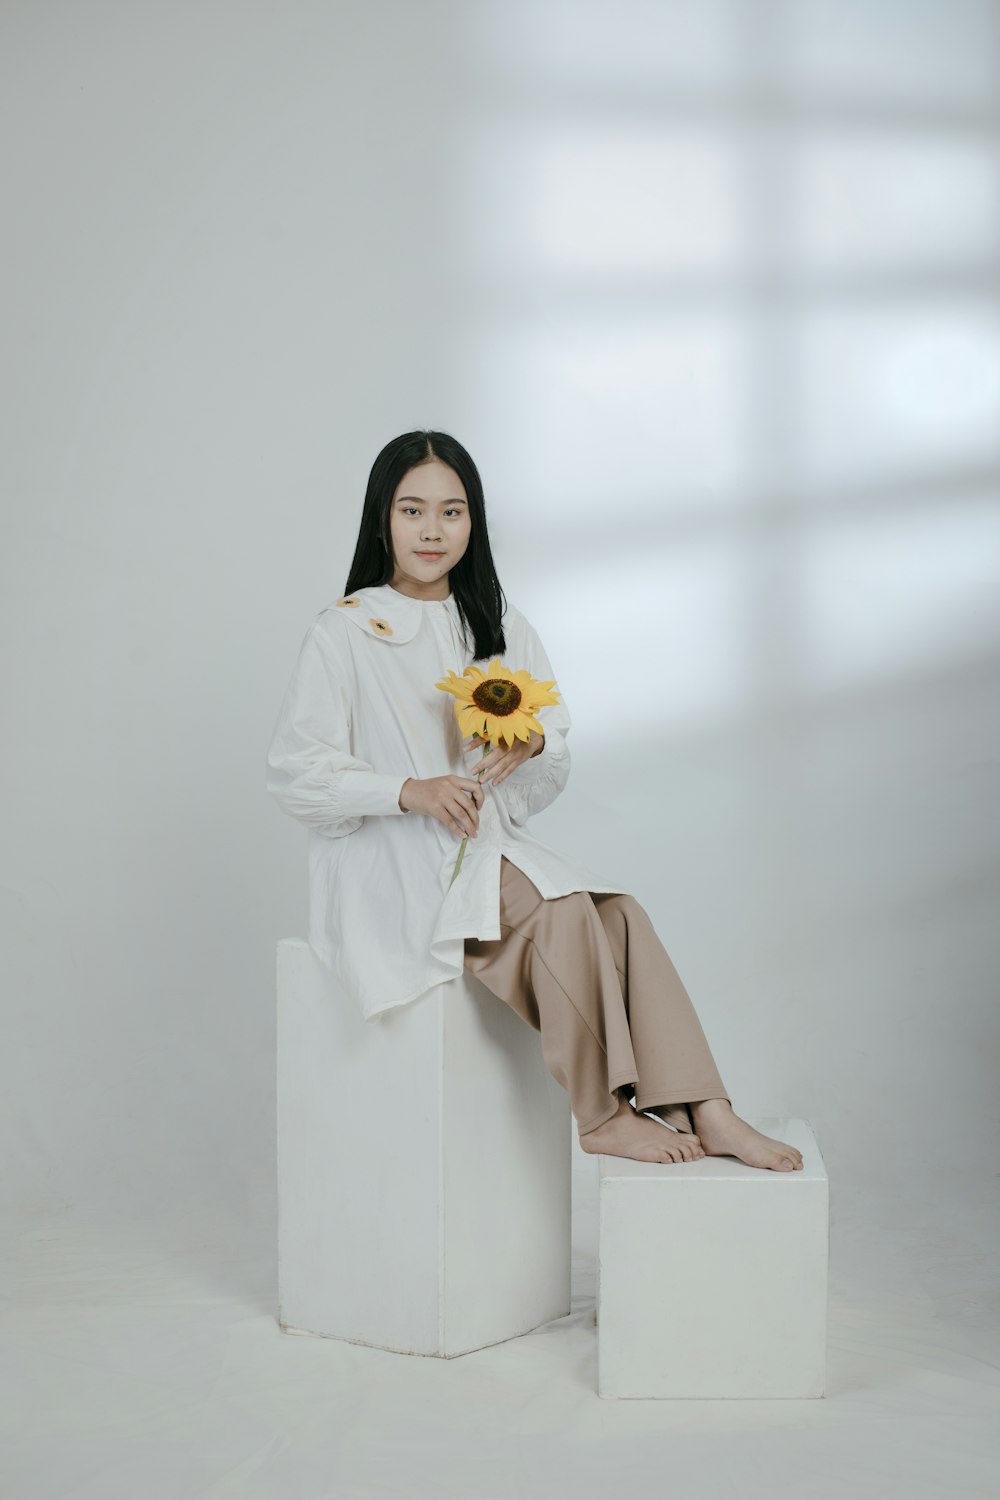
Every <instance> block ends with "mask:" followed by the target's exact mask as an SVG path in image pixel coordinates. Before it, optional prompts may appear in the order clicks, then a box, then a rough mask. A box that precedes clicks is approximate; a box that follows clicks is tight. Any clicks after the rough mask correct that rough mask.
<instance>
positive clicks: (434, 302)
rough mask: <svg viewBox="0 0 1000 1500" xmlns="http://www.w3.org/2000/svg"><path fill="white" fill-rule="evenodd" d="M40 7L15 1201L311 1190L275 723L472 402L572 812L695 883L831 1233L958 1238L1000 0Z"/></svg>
mask: <svg viewBox="0 0 1000 1500" xmlns="http://www.w3.org/2000/svg"><path fill="white" fill-rule="evenodd" d="M0 28H2V46H0V57H2V59H3V61H2V64H0V66H2V69H3V75H2V82H3V87H2V88H0V109H2V111H3V139H4V141H5V150H4V156H5V163H6V166H5V177H6V180H5V183H4V194H3V201H4V204H5V208H6V216H5V217H6V225H5V231H4V240H5V244H6V251H7V272H6V275H5V277H4V280H3V293H2V294H3V296H4V300H5V303H6V306H5V308H4V326H5V329H6V330H7V332H6V338H5V355H6V359H5V366H6V373H5V383H4V391H3V412H4V417H5V425H6V433H5V437H4V441H3V444H2V459H0V462H2V464H3V470H4V478H3V513H4V522H5V539H4V546H3V557H4V575H5V577H4V589H3V598H2V610H3V617H2V624H3V639H4V643H5V647H6V649H5V652H4V660H5V669H6V680H5V684H4V690H3V694H4V696H3V701H4V706H5V709H6V715H7V717H6V722H7V725H8V728H7V732H6V734H5V735H4V737H3V755H4V768H3V770H4V787H5V791H6V809H7V817H6V834H5V840H4V849H5V860H4V881H3V905H2V909H3V917H4V929H3V949H4V954H5V958H6V965H5V967H6V975H5V985H4V989H5V997H4V998H5V1039H6V1046H5V1047H4V1049H3V1057H4V1076H3V1081H2V1095H0V1098H2V1104H0V1110H2V1112H3V1115H5V1116H6V1119H5V1120H3V1122H2V1124H3V1134H4V1139H5V1140H6V1141H7V1143H8V1148H7V1160H6V1167H7V1172H6V1182H5V1187H4V1192H5V1195H6V1198H7V1201H8V1203H9V1204H10V1205H12V1206H14V1207H16V1208H17V1209H19V1210H30V1211H33V1212H41V1211H45V1210H48V1209H50V1208H52V1207H58V1206H63V1205H70V1206H72V1207H73V1208H77V1209H79V1210H80V1211H81V1212H82V1211H84V1210H85V1209H86V1210H95V1211H99V1212H102V1213H117V1214H120V1215H122V1216H129V1215H133V1214H135V1215H137V1216H141V1215H142V1214H144V1213H150V1212H153V1211H154V1210H163V1211H166V1212H175V1211H179V1210H184V1211H185V1212H189V1213H191V1214H192V1215H195V1216H201V1217H203V1218H204V1219H205V1221H206V1222H207V1221H208V1220H209V1219H212V1220H214V1221H216V1222H219V1223H222V1224H231V1225H233V1226H234V1227H235V1229H236V1232H237V1233H238V1232H239V1226H240V1225H241V1224H242V1223H244V1222H246V1220H247V1219H248V1218H250V1219H252V1220H255V1221H256V1222H257V1223H258V1224H259V1225H261V1226H263V1225H264V1224H266V1223H267V1222H268V1220H269V1217H270V1215H271V1213H272V1211H273V1183H272V1171H273V1125H274V1121H273V1084H272V1070H273V1057H272V1046H273V1017H272V1007H273V953H274V944H275V940H276V939H277V938H278V937H280V936H284V935H287V934H294V933H301V932H302V931H303V928H304V917H305V833H304V831H302V830H298V829H296V828H295V827H294V826H293V825H292V824H291V823H289V822H288V821H287V820H285V819H283V818H282V817H281V815H280V813H279V812H278V811H277V809H276V808H275V807H274V805H273V804H272V803H271V802H270V800H269V799H267V797H266V795H265V793H264V790H263V755H264V750H265V748H266V744H267V741H268V739H269V737H270V732H271V728H272V725H273V720H274V716H275V714H276V711H277V707H278V702H279V699H280V695H281V693H282V691H283V689H284V685H285V682H286V680H287V677H288V674H289V672H290V670H291V666H292V663H293V660H294V655H295V652H296V650H297V648H298V644H299V641H300V640H301V637H302V634H303V633H304V630H305V628H306V625H307V623H308V621H309V619H310V618H311V617H312V615H313V614H314V613H315V611H316V610H317V609H319V608H320V607H321V606H322V605H324V604H326V603H328V602H329V601H330V600H331V599H333V598H336V597H337V595H338V594H339V593H340V592H342V589H343V586H344V582H345V578H346V572H347V567H348V563H349V561H350V557H351V554H352V551H353V546H354V541H355V538H356V534H357V526H358V521H359V517H360V510H361V501H362V497H363V492H364V485H365V481H366V478H367V474H368V470H369V467H370V465H371V462H372V460H373V458H374V456H375V454H376V452H377V451H378V450H379V448H380V447H381V446H382V445H383V443H384V442H386V441H387V440H388V439H389V438H390V437H392V436H394V435H395V434H397V433H399V432H402V431H405V430H408V429H410V428H413V427H417V426H437V427H443V428H445V429H446V430H449V431H451V432H453V433H454V434H455V435H456V436H457V437H459V439H460V440H461V441H462V442H464V443H465V444H466V445H467V446H468V447H469V449H470V450H471V452H472V453H473V455H474V457H475V458H476V461H477V463H478V464H479V466H480V469H481V472H482V474H483V477H484V481H485V485H486V489H487V502H488V507H489V514H490V519H491V535H492V538H493V543H494V549H495V553H496V556H497V559H498V564H499V568H500V575H501V581H502V582H503V584H504V587H505V589H506V591H507V593H508V595H509V597H511V598H512V599H513V600H514V601H515V602H517V603H518V604H519V605H520V606H521V607H522V608H523V609H524V610H525V612H526V613H527V614H528V615H529V618H531V619H532V620H533V622H534V623H535V624H536V625H537V627H538V628H539V630H540V631H541V633H542V635H543V639H544V640H545V641H546V644H547V646H548V648H549V653H550V656H551V658H552V661H553V665H554V670H555V671H556V673H557V675H558V677H559V679H560V686H561V688H562V689H563V691H564V693H565V697H566V701H567V704H568V705H569V707H570V710H571V712H572V713H573V714H574V719H575V724H574V740H573V742H572V743H573V748H574V751H575V766H574V774H573V778H572V780H571V783H570V786H569V789H568V791H567V793H566V795H565V796H564V797H563V798H562V799H561V802H560V804H558V805H557V806H556V807H554V808H553V809H551V810H550V812H548V813H547V814H546V815H545V816H544V817H543V818H540V819H538V820H536V823H535V831H536V833H537V834H538V836H539V837H541V838H543V839H546V840H547V841H549V842H552V843H554V844H556V845H558V846H559V847H564V848H566V849H567V850H568V851H573V852H576V853H577V854H579V855H580V856H581V857H583V858H585V860H586V863H587V864H588V865H589V866H590V867H592V868H595V869H605V870H607V871H608V872H609V876H611V877H613V878H614V879H615V880H621V881H623V882H627V883H628V884H629V886H630V888H631V889H633V890H634V891H635V893H636V894H637V895H638V896H639V897H640V898H641V899H642V900H643V901H644V903H645V904H646V905H647V908H648V909H649V911H650V913H651V915H652V916H653V917H654V920H655V921H656V923H657V927H658V930H659V931H660V933H661V935H662V936H663V938H664V941H665V942H666V944H667V946H668V948H669V949H670V951H671V954H672V956H673V957H674V960H675V962H676V963H677V966H678V968H679V969H680V972H681V974H682V976H683V977H684V978H685V981H686V982H687V984H688V987H689V989H690V991H691V993H692V997H693V998H694V1000H695V1003H696V1005H697V1007H698V1010H699V1014H700V1015H701V1017H702V1020H703V1023H704V1025H705V1029H706V1031H707V1033H708V1036H709V1039H710V1041H711V1044H712V1046H713V1049H714V1051H715V1053H716V1057H717V1060H718V1061H719V1065H720V1068H721V1070H722V1073H723V1076H724V1077H725V1078H726V1080H727V1082H728V1083H729V1084H730V1087H731V1092H732V1093H733V1097H734V1104H735V1106H736V1108H737V1109H738V1110H739V1111H740V1112H741V1113H743V1114H753V1113H755V1112H761V1113H793V1114H802V1115H805V1116H807V1117H808V1118H809V1119H811V1120H812V1121H813V1123H814V1125H815V1126H816V1127H817V1129H818V1130H819V1132H820V1134H821V1142H822V1144H823V1147H824V1150H825V1153H826V1156H827V1160H828V1165H829V1167H830V1170H831V1174H832V1175H833V1178H834V1195H835V1196H834V1215H835V1220H834V1222H835V1232H836V1233H837V1235H838V1236H839V1238H838V1239H837V1240H836V1246H837V1247H838V1248H839V1253H841V1254H842V1255H846V1254H847V1250H848V1248H849V1246H850V1245H851V1243H852V1235H853V1234H854V1231H855V1223H858V1224H861V1223H863V1222H865V1221H868V1222H871V1220H872V1219H873V1218H874V1219H875V1220H876V1222H878V1223H879V1224H881V1225H883V1226H884V1227H885V1228H886V1229H887V1230H889V1231H892V1232H896V1233H898V1234H900V1235H903V1234H905V1233H908V1232H910V1231H912V1230H914V1229H916V1230H917V1231H919V1232H920V1233H923V1234H925V1235H926V1234H936V1235H938V1236H939V1237H944V1238H947V1237H949V1236H952V1237H954V1239H955V1242H956V1243H957V1242H958V1239H959V1237H960V1236H961V1234H962V1233H963V1232H965V1231H967V1229H968V1227H969V1226H970V1225H971V1224H972V1223H973V1221H974V1217H975V1216H976V1215H977V1214H978V1213H979V1212H980V1207H979V1205H980V1203H981V1202H982V1198H983V1193H982V1189H983V1184H984V1183H985V1182H986V1181H991V1180H992V1174H993V1172H994V1170H995V1153H996V1149H997V1118H996V1106H995V1099H996V1097H997V1088H996V1056H997V1052H996V1021H995V1015H996V991H997V979H996V974H997V960H998V958H1000V952H998V946H1000V945H998V923H997V910H998V894H1000V891H998V886H1000V880H998V865H1000V847H998V812H997V809H998V807H1000V797H998V781H1000V778H998V755H997V749H996V743H997V739H996V736H997V730H998V727H1000V726H998V719H1000V714H998V696H997V688H998V670H997V668H998V656H1000V589H998V583H1000V503H998V440H1000V420H998V419H1000V303H998V296H997V280H996V265H997V259H996V257H997V250H998V242H1000V172H998V170H997V169H998V165H1000V163H998V139H997V130H996V113H995V100H996V88H997V69H998V61H997V59H998V57H1000V52H998V50H997V47H996V41H997V37H996V31H997V8H996V7H995V6H993V5H990V4H986V3H980V4H976V3H960V4H956V3H952V4H949V5H944V4H936V5H935V4H906V5H903V4H889V3H875V0H870V3H867V4H860V3H845V0H838V3H836V4H834V3H832V0H831V3H797V4H787V5H781V4H757V5H752V6H747V5H744V4H740V3H738V0H732V3H729V4H726V3H713V0H699V3H697V4H693V3H691V4H676V5H659V4H640V3H635V0H633V3H626V0H619V3H618V4H616V5H614V6H611V5H606V4H598V5H592V4H574V5H567V4H554V3H546V0H538V3H534V4H516V3H511V0H504V3H502V4H500V3H498V4H476V3H470V4H460V3H448V0H422V3H418V4H414V3H385V0H382V3H353V0H352V3H346V4H345V3H326V4H321V3H303V0H292V3H285V4H282V5H265V4H263V3H256V4H237V3H208V4H193V3H188V4H178V3H176V0H172V3H166V0H164V3H159V4H141V5H130V4H124V3H96V0H89V3H82V4H77V5H71V4H62V5H46V6H40V5H37V4H30V3H23V0H22V3H13V0H12V3H8V4H7V5H6V6H5V7H4V9H3V12H2V15H0ZM595 599H596V600H597V601H598V603H599V605H600V606H601V607H600V608H599V609H595V608H594V606H593V601H594V600H595ZM604 606H610V617H611V619H612V622H613V623H612V624H610V625H609V624H608V623H607V622H608V618H609V611H608V610H606V609H605V608H604ZM991 1049H992V1050H991ZM986 1174H990V1175H989V1176H987V1175H986ZM867 1254H868V1252H867V1250H865V1249H864V1248H863V1247H862V1248H859V1249H858V1269H859V1270H860V1269H861V1264H862V1261H863V1260H864V1259H865V1258H866V1257H867ZM838 1264H841V1265H842V1264H843V1262H839V1263H838ZM872 1274H876V1273H875V1272H874V1271H873V1272H872ZM915 1274H917V1273H915Z"/></svg>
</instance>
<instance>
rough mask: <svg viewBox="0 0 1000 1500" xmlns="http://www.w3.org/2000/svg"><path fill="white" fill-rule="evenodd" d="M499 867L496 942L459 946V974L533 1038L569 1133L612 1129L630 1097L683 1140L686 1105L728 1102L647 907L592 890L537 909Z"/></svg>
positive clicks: (520, 880) (516, 879) (519, 882)
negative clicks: (565, 1097) (537, 1038)
mask: <svg viewBox="0 0 1000 1500" xmlns="http://www.w3.org/2000/svg"><path fill="white" fill-rule="evenodd" d="M500 861H501V863H500V936H499V938H497V939H494V940H491V941H485V940H483V939H481V938H466V940H465V967H466V969H468V970H469V972H470V973H473V974H475V976H476V978H477V979H479V980H481V981H482V983H483V984H484V985H485V986H486V988H487V989H488V990H491V991H492V993H493V994H494V995H497V996H498V997H499V998H500V999H501V1000H504V1001H505V1002H506V1003H507V1004H508V1005H509V1006H511V1008H512V1009H513V1010H515V1011H516V1012H517V1014H518V1015H519V1016H520V1017H521V1018H522V1019H523V1020H525V1021H527V1022H528V1024H529V1025H531V1026H533V1027H534V1028H535V1030H536V1031H539V1032H540V1033H541V1045H542V1056H543V1057H544V1059H545V1065H546V1067H547V1068H548V1070H549V1072H550V1073H551V1074H552V1076H553V1078H555V1079H556V1080H557V1082H558V1083H560V1084H561V1085H562V1087H563V1088H564V1089H566V1090H567V1092H568V1093H569V1096H570V1107H571V1109H572V1111H573V1115H574V1118H575V1120H576V1123H577V1132H578V1134H579V1135H584V1134H586V1132H587V1131H588V1130H596V1128H597V1126H598V1125H600V1124H602V1123H603V1122H604V1121H605V1120H608V1119H610V1118H611V1116H612V1115H613V1114H615V1113H616V1111H617V1110H618V1108H619V1105H620V1102H621V1099H622V1098H626V1099H629V1098H631V1096H632V1094H633V1088H634V1094H635V1107H636V1109H638V1110H650V1111H651V1112H653V1113H655V1114H657V1115H658V1116H659V1117H660V1118H661V1119H663V1120H666V1121H667V1123H668V1124H670V1125H674V1126H676V1127H677V1129H678V1130H685V1131H690V1130H693V1129H694V1126H693V1124H692V1121H691V1115H690V1113H689V1111H688V1109H687V1104H688V1103H690V1102H691V1101H693V1100H697V1099H729V1095H728V1094H727V1093H726V1090H725V1087H724V1086H723V1082H722V1079H721V1078H720V1076H719V1070H718V1068H717V1067H716V1065H715V1059H714V1058H713V1057H712V1053H711V1051H710V1050H709V1046H708V1042H707V1041H706V1039H705V1033H704V1032H703V1031H702V1028H701V1023H700V1022H699V1020H698V1017H697V1014H696V1013H695V1009H694V1006H693V1005H692V1003H691V999H690V997H689V995H688V992H687V990H686V989H685V988H684V985H683V984H682V983H681V979H680V976H679V974H678V973H677V970H676V969H675V968H674V966H673V963H672V962H671V959H670V956H669V954H668V953H667V951H666V949H665V948H664V946H663V944H662V943H661V942H660V939H659V938H658V937H657V935H656V931H655V929H654V927H653V924H652V922H651V920H650V918H649V916H648V915H647V913H646V910H645V908H644V907H643V906H641V905H640V904H639V902H638V901H637V900H636V899H635V897H634V896H630V895H612V894H610V893H608V892H600V891H574V892H573V893H572V894H571V895H568V896H557V897H555V898H553V899H549V900H546V899H545V898H544V897H543V896H542V895H540V893H539V891H538V889H537V887H536V886H535V885H534V883H533V882H532V881H530V880H529V879H528V877H527V875H525V874H524V873H523V871H521V870H519V869H518V867H517V865H515V864H512V863H511V861H510V860H509V859H507V857H506V855H501V857H500ZM730 1103H732V1101H731V1100H730Z"/></svg>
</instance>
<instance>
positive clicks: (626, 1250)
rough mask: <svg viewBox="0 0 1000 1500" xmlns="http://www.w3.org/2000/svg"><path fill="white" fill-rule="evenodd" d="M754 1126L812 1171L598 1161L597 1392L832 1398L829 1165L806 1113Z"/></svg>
mask: <svg viewBox="0 0 1000 1500" xmlns="http://www.w3.org/2000/svg"><path fill="white" fill-rule="evenodd" d="M750 1123H751V1124H752V1125H753V1126H754V1127H755V1128H756V1129H757V1130H759V1131H761V1132H762V1133H763V1134H764V1135H768V1136H771V1137H773V1138H774V1139H776V1140H780V1141H787V1142H788V1144H789V1145H791V1146H797V1147H798V1149H799V1150H800V1151H801V1152H802V1156H803V1165H802V1167H801V1168H800V1169H798V1170H797V1171H785V1172H776V1171H772V1170H771V1169H769V1168H764V1167H749V1166H747V1165H746V1164H745V1163H743V1162H741V1161H739V1160H738V1159H737V1158H736V1157H734V1156H706V1157H703V1158H701V1159H700V1160H699V1161H693V1162H672V1163H669V1162H668V1163H658V1162H641V1161H631V1160H630V1159H628V1158H627V1157H622V1156H601V1157H599V1158H598V1163H599V1179H600V1182H599V1198H600V1224H599V1246H598V1292H597V1345H598V1354H597V1369H598V1375H597V1390H598V1395H600V1396H606V1397H623V1396H624V1397H699V1398H708V1399H711V1398H717V1397H728V1396H734V1397H747V1398H750V1399H754V1398H763V1397H775V1396H784V1397H789V1396H790V1397H804V1396H822V1395H823V1393H824V1390H825V1388H826V1379H825V1377H826V1336H827V1328H826V1311H827V1291H828V1266H829V1182H828V1179H827V1175H826V1169H825V1167H824V1165H823V1159H822V1157H821V1156H820V1153H819V1148H818V1147H817V1144H816V1139H815V1137H814V1135H813V1133H812V1130H811V1129H810V1127H809V1124H808V1123H807V1121H805V1120H796V1119H777V1118H767V1119H755V1120H752V1121H751V1122H750ZM664 1128H666V1127H664Z"/></svg>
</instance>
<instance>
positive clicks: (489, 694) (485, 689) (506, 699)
mask: <svg viewBox="0 0 1000 1500" xmlns="http://www.w3.org/2000/svg"><path fill="white" fill-rule="evenodd" d="M472 701H473V703H474V704H475V705H476V707H477V708H481V709H482V710H483V712H484V713H487V714H496V716H497V717H498V718H501V719H502V718H504V717H505V716H506V715H507V714H512V713H513V712H514V711H515V709H517V708H519V707H520V703H521V689H520V688H519V687H518V685H517V683H516V682H508V681H507V679H506V678H505V677H487V678H486V680H485V681H484V682H481V683H480V684H479V686H478V687H477V688H476V690H475V692H474V693H473V695H472Z"/></svg>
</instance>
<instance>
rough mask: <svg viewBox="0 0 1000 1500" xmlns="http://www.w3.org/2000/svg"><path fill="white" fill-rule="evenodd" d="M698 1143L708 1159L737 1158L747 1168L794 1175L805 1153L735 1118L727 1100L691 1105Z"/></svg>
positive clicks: (712, 1100)
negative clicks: (712, 1157)
mask: <svg viewBox="0 0 1000 1500" xmlns="http://www.w3.org/2000/svg"><path fill="white" fill-rule="evenodd" d="M688 1109H689V1110H690V1111H691V1119H692V1120H693V1121H694V1127H695V1129H696V1130H697V1132H698V1139H699V1140H700V1141H701V1144H702V1145H703V1146H704V1148H705V1154H706V1155H707V1156H736V1157H739V1159H740V1161H745V1162H746V1164H747V1166H748V1167H769V1168H770V1169H771V1170H772V1171H774V1172H794V1171H797V1170H798V1169H799V1168H800V1167H801V1166H802V1152H801V1151H797V1150H796V1148H795V1147H794V1146H789V1145H788V1143H787V1142H786V1141H776V1140H774V1139H773V1137H771V1136H769V1135H761V1133H760V1131H759V1130H754V1128H753V1126H752V1125H750V1124H748V1123H747V1121H746V1120H741V1119H740V1117H739V1115H737V1114H734V1112H733V1107H732V1105H731V1104H730V1103H729V1101H728V1100H727V1099H700V1100H696V1101H695V1102H694V1103H693V1104H689V1105H688Z"/></svg>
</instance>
